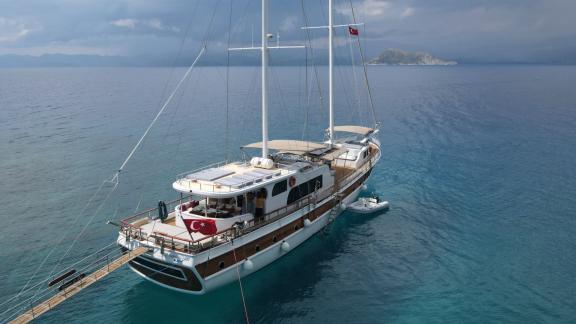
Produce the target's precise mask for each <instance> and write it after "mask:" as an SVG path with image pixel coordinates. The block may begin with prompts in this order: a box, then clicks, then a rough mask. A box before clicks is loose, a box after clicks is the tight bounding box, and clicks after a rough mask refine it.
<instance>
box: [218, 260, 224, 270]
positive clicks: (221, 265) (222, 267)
mask: <svg viewBox="0 0 576 324" xmlns="http://www.w3.org/2000/svg"><path fill="white" fill-rule="evenodd" d="M218 268H220V269H224V261H220V263H218Z"/></svg>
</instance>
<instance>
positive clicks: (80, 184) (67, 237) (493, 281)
mask: <svg viewBox="0 0 576 324" xmlns="http://www.w3.org/2000/svg"><path fill="white" fill-rule="evenodd" d="M183 72H184V69H181V68H178V69H171V68H46V69H2V70H0V224H1V225H0V247H1V248H0V303H2V302H5V301H6V300H8V299H9V298H11V297H12V296H14V295H15V294H17V293H18V291H19V290H20V289H21V288H22V287H23V286H24V285H25V284H26V283H27V282H28V281H29V280H30V282H31V284H34V283H35V282H37V281H39V280H41V279H44V278H45V277H46V276H47V275H48V274H49V272H50V270H51V269H52V267H54V265H55V264H56V263H57V262H58V260H59V259H60V258H61V257H62V256H63V255H64V254H65V253H66V251H67V250H68V248H69V247H70V246H72V248H71V249H70V252H69V253H68V254H66V256H65V257H64V258H63V264H65V263H66V262H73V261H74V260H77V259H78V258H81V257H82V256H83V255H85V254H87V253H91V252H93V251H95V250H97V249H98V248H101V247H104V246H106V245H108V244H110V243H113V242H114V240H115V238H116V236H117V234H116V228H115V227H114V226H112V225H107V224H106V221H107V220H109V219H120V218H122V217H123V216H127V215H129V214H131V213H133V212H134V210H136V209H143V208H147V207H153V206H155V205H156V204H157V202H158V200H160V199H162V200H171V199H176V198H177V196H178V195H177V193H176V192H174V191H173V190H172V189H171V184H172V182H173V181H174V180H175V178H176V175H177V174H179V173H182V172H186V171H189V170H193V169H196V168H198V167H201V166H204V165H206V164H209V163H212V162H218V161H221V160H224V159H226V158H241V157H242V151H241V150H240V149H239V147H240V146H241V145H242V144H247V143H251V142H255V141H259V136H260V108H259V102H260V92H259V82H260V81H259V71H258V70H257V69H256V68H253V67H234V68H231V69H230V70H229V71H228V75H229V77H228V82H226V80H227V78H226V75H227V71H226V69H225V68H221V67H202V68H197V69H196V70H194V71H193V73H192V76H191V78H190V80H188V81H187V82H186V83H185V86H184V89H183V90H184V91H182V92H179V93H177V95H176V96H175V97H174V100H173V102H172V104H171V105H169V106H168V108H167V110H166V111H165V112H164V114H163V115H162V116H161V117H160V118H159V120H158V122H157V124H156V125H155V127H154V128H153V129H152V131H151V132H150V133H149V134H148V137H147V138H146V139H145V140H144V142H143V145H142V147H141V148H140V149H139V150H138V151H137V152H136V153H135V155H134V156H133V158H132V159H131V160H130V161H129V162H128V163H127V165H126V167H125V169H124V170H123V171H122V172H121V175H120V178H119V185H118V187H117V189H116V190H115V191H114V192H113V193H112V194H111V196H110V198H109V199H108V200H107V201H106V203H105V205H104V207H103V208H101V209H99V210H96V209H95V208H92V207H89V208H88V209H87V210H84V211H83V210H82V208H83V207H84V206H85V205H86V203H87V201H88V200H89V199H90V197H91V196H92V195H93V194H94V192H95V191H96V189H97V188H98V187H99V186H100V184H102V183H103V181H104V180H106V179H110V178H111V177H112V175H113V174H114V172H115V171H116V170H117V169H118V168H119V166H120V165H121V164H122V162H123V161H124V159H125V158H126V157H127V156H128V154H129V152H130V150H131V149H132V147H133V146H134V145H135V144H136V142H137V141H138V139H139V137H140V136H141V134H142V133H143V132H144V131H145V130H146V128H147V126H148V124H149V123H150V121H151V120H152V119H153V118H154V116H155V115H156V113H157V112H158V110H159V108H160V106H161V104H162V102H163V100H164V99H165V98H166V97H167V96H168V95H169V93H170V89H172V88H173V86H174V84H175V83H176V81H177V80H178V78H179V77H180V76H181V75H182V74H183ZM317 72H318V75H319V76H320V80H316V78H315V73H314V71H313V69H312V68H311V67H308V70H306V68H305V67H275V68H273V69H272V72H271V76H272V82H271V86H270V99H271V108H270V137H271V138H291V139H309V140H322V139H323V136H324V129H325V128H326V127H327V116H328V114H327V102H326V100H327V94H326V88H327V83H326V78H325V75H326V70H325V69H324V68H319V69H318V71H317ZM368 74H369V77H370V81H371V89H372V94H373V96H374V103H375V112H376V115H377V118H378V120H379V121H380V123H381V126H380V139H381V141H382V149H383V156H382V159H381V161H380V163H379V165H378V166H377V167H376V169H375V170H374V172H373V174H372V177H371V178H370V180H369V181H368V190H367V191H366V192H365V193H364V194H365V195H368V194H370V193H372V192H374V193H377V194H378V195H380V196H381V197H382V198H383V199H385V200H388V201H389V202H390V204H391V208H390V210H389V211H388V212H387V213H384V214H379V215H374V216H360V215H354V214H351V213H347V212H345V213H343V214H342V215H341V216H340V217H339V218H338V219H337V220H336V222H335V223H334V224H333V225H332V226H331V228H330V230H329V232H328V234H326V235H317V236H315V237H313V238H311V239H310V240H309V241H307V242H306V243H305V244H303V245H302V246H300V247H298V248H297V249H294V250H293V251H291V252H290V253H289V254H288V255H286V256H285V257H284V258H282V259H281V260H279V261H277V262H275V263H274V264H272V265H270V266H268V267H267V268H265V269H263V270H261V271H259V272H257V273H255V274H253V275H251V276H250V277H247V278H245V279H244V280H243V287H244V294H245V301H246V307H247V310H248V314H249V318H250V322H251V323H575V322H576V280H575V278H576V67H574V66H530V65H526V66H496V65H494V66H491V65H478V66H465V65H462V66H450V67H438V66H436V67H418V66H403V67H390V66H370V67H369V68H368ZM336 76H337V78H336V89H337V91H336V92H337V94H336V105H335V106H336V122H337V124H344V123H361V124H370V123H371V113H370V107H369V105H368V104H367V95H366V90H365V88H363V87H362V82H363V80H362V73H361V71H359V70H353V69H352V68H350V67H341V68H339V69H338V71H337V73H336ZM227 84H228V87H227V86H226V85H227ZM227 89H228V91H227ZM319 89H320V90H319ZM321 98H322V99H321ZM249 153H254V152H248V151H247V152H246V154H249ZM106 186H107V185H106V184H105V187H106ZM106 188H108V187H106ZM108 189H109V188H108ZM97 199H103V197H98V198H97ZM77 217H78V219H79V220H78V221H77V222H75V219H77ZM79 234H81V235H79ZM60 241H62V243H61V244H58V243H59V242H60ZM72 244H73V245H72ZM47 255H49V257H48V258H47V261H46V262H45V263H44V265H43V266H42V267H41V268H40V269H38V271H37V272H36V270H37V268H38V266H39V265H40V264H41V262H42V260H43V259H44V258H46V256H47ZM35 272H36V276H34V273H35ZM5 309H6V308H5V305H3V306H0V312H3V311H4V310H5ZM243 314H244V313H243V305H242V300H241V295H240V290H239V286H238V284H237V283H234V284H231V285H229V286H226V287H224V288H222V289H220V290H217V291H215V292H213V293H210V294H208V295H205V296H200V297H198V296H191V295H186V294H182V293H178V292H174V291H170V290H167V289H165V288H161V287H159V286H156V285H154V284H152V283H150V282H147V281H146V280H144V279H142V278H141V277H139V276H137V275H136V274H134V273H133V272H132V271H131V270H129V269H128V268H123V269H121V270H119V271H116V272H115V273H113V274H111V275H110V276H109V277H107V278H106V279H104V280H102V281H101V282H99V283H97V284H95V285H94V286H92V287H90V288H89V289H86V290H85V291H83V292H81V293H80V294H78V295H77V296H75V297H74V298H72V299H70V300H68V301H66V302H65V303H63V304H61V305H60V306H58V307H57V308H56V309H54V310H53V311H51V312H49V313H47V314H46V315H44V316H42V317H41V318H40V319H39V320H38V323H161V322H163V323H165V322H174V323H243V322H244V315H243Z"/></svg>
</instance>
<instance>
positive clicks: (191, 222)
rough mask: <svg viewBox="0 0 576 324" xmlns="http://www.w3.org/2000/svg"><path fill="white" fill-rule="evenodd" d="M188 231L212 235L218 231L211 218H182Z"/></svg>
mask: <svg viewBox="0 0 576 324" xmlns="http://www.w3.org/2000/svg"><path fill="white" fill-rule="evenodd" d="M183 221H184V224H185V225H186V229H187V230H188V232H189V233H198V232H200V234H204V235H214V234H216V233H218V229H217V228H216V221H215V220H213V219H183Z"/></svg>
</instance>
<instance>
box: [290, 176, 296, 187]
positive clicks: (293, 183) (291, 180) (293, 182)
mask: <svg viewBox="0 0 576 324" xmlns="http://www.w3.org/2000/svg"><path fill="white" fill-rule="evenodd" d="M288 184H289V185H290V188H292V187H294V186H295V185H296V178H294V177H290V179H288Z"/></svg>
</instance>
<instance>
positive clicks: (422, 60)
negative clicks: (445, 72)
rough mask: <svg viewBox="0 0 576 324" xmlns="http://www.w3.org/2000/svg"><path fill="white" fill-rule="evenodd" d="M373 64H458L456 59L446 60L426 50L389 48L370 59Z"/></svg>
mask: <svg viewBox="0 0 576 324" xmlns="http://www.w3.org/2000/svg"><path fill="white" fill-rule="evenodd" d="M368 64H371V65H456V64H458V63H457V62H456V61H445V60H442V59H439V58H437V57H434V56H432V54H429V53H425V52H407V51H403V50H400V49H395V48H389V49H386V50H384V52H382V53H381V54H380V55H378V56H377V57H375V58H373V59H371V60H370V61H368Z"/></svg>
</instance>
